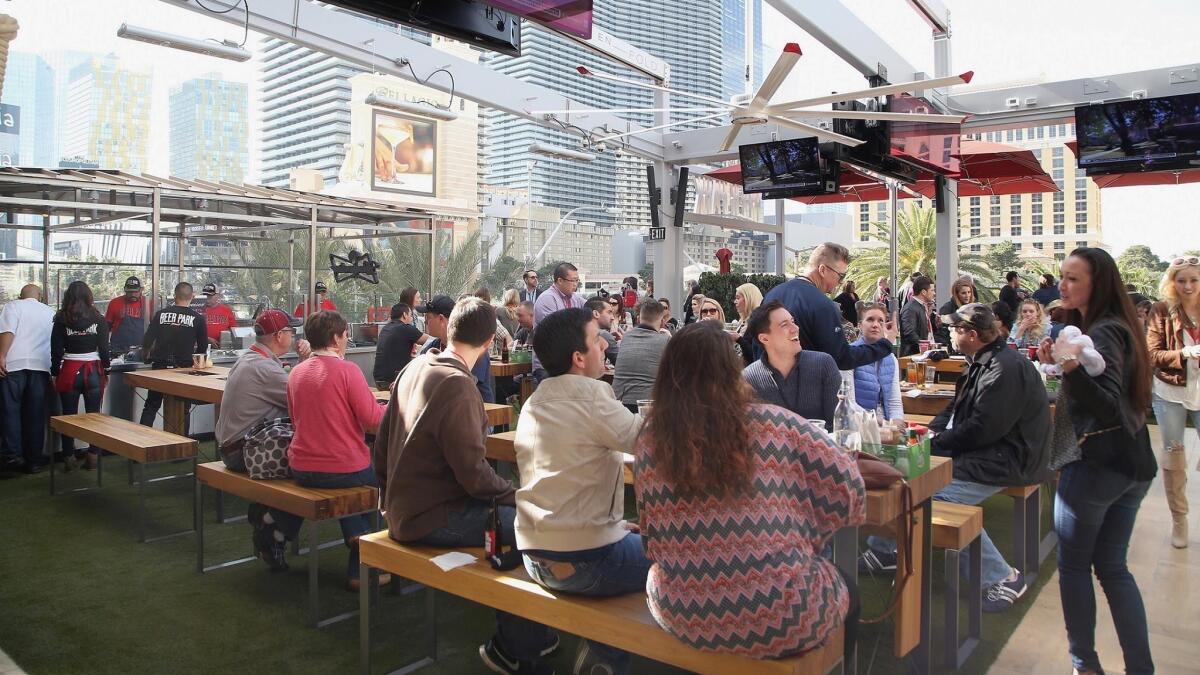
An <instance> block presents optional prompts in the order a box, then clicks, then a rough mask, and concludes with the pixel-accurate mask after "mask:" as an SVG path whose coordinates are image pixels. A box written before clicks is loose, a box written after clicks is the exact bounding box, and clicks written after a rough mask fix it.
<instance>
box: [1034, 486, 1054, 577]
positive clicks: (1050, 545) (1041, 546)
mask: <svg viewBox="0 0 1200 675" xmlns="http://www.w3.org/2000/svg"><path fill="white" fill-rule="evenodd" d="M1053 485H1054V484H1053V483H1042V489H1041V490H1040V492H1043V493H1045V494H1046V497H1047V499H1046V501H1047V502H1048V503H1047V505H1046V511H1048V512H1050V513H1054V495H1055V493H1056V492H1057V491H1056V490H1054V489H1053ZM1046 488H1050V489H1046ZM1038 503H1039V504H1040V503H1041V502H1040V501H1039V502H1038ZM1041 525H1042V519H1041V514H1040V513H1039V514H1038V528H1039V529H1040V528H1041ZM1056 546H1058V533H1057V532H1055V531H1054V524H1053V523H1051V524H1050V527H1049V528H1048V529H1047V530H1046V536H1044V537H1042V540H1041V541H1040V542H1039V543H1038V566H1039V567H1041V564H1042V563H1044V562H1046V558H1047V557H1049V556H1050V554H1051V553H1053V552H1054V547H1056Z"/></svg>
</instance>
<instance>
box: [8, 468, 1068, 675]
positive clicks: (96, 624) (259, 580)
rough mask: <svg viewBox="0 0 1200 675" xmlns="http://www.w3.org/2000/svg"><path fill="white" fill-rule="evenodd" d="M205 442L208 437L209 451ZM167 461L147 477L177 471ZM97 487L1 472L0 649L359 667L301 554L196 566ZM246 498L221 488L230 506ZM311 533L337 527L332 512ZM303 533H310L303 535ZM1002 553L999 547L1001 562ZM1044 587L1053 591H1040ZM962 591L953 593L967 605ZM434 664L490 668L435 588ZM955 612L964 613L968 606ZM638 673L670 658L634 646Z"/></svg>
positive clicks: (178, 510) (64, 665) (996, 506)
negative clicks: (141, 531)
mask: <svg viewBox="0 0 1200 675" xmlns="http://www.w3.org/2000/svg"><path fill="white" fill-rule="evenodd" d="M209 452H210V453H211V450H209ZM186 466H188V465H184V464H175V465H165V466H162V467H159V468H158V469H156V470H154V471H151V472H150V475H152V476H155V475H164V474H167V473H173V472H176V471H180V470H183V468H184V467H186ZM105 467H106V471H105V487H104V489H103V490H100V491H94V492H80V493H74V494H67V495H61V496H57V497H51V496H50V495H49V494H48V492H49V475H48V474H46V473H42V474H39V475H36V476H23V477H19V478H14V479H9V480H3V481H0V542H2V543H0V649H3V651H5V652H7V653H8V655H9V656H10V657H12V658H13V660H15V661H16V662H17V664H19V665H20V666H21V667H23V668H24V669H25V670H26V671H27V672H29V673H33V674H35V675H36V674H42V673H145V672H150V673H168V672H169V673H352V672H357V671H358V665H359V659H358V621H357V619H352V620H349V621H345V622H342V623H339V624H335V625H333V626H330V627H328V628H324V629H321V630H316V629H313V628H310V627H308V625H307V621H308V604H307V603H308V595H307V567H306V565H307V561H306V557H303V556H299V557H298V556H296V555H294V554H289V560H290V562H291V564H292V569H291V570H290V571H289V572H287V573H284V574H278V575H272V574H269V573H268V572H267V570H266V568H265V566H264V565H263V564H262V563H261V562H258V561H253V562H251V563H249V564H245V565H240V566H236V567H230V568H226V569H220V570H216V571H212V572H209V573H206V574H199V573H197V572H196V570H195V538H194V535H191V534H189V535H185V536H182V537H176V538H173V539H168V540H164V541H160V542H155V543H150V544H139V543H137V491H136V488H135V487H133V486H130V485H128V483H127V473H126V467H125V462H124V460H122V459H120V458H117V457H110V458H108V459H106V460H105ZM62 478H63V480H62V482H61V483H60V489H62V488H68V487H82V486H85V485H88V484H89V483H90V484H94V480H95V474H94V473H91V472H84V471H78V472H74V473H71V474H68V475H67V476H65V477H62ZM148 490H149V492H148V495H149V496H148V500H147V503H148V507H149V512H150V518H149V521H148V524H149V527H150V530H151V536H153V535H154V534H162V533H167V532H170V531H174V530H179V529H184V528H188V527H190V525H191V504H192V494H193V493H192V484H191V481H190V479H187V480H172V481H163V482H160V483H152V484H149V485H148ZM206 500H207V509H206V514H205V515H206V518H207V520H206V526H205V528H206V537H205V541H206V563H207V564H214V563H216V562H219V561H220V560H225V559H232V558H236V557H241V556H244V555H246V554H248V553H249V552H250V543H249V527H248V526H247V525H246V524H245V523H244V522H243V523H237V524H230V525H218V524H217V523H216V522H215V518H216V514H215V511H214V510H213V509H214V500H213V498H212V497H211V496H209V497H206ZM985 506H986V509H985V513H986V522H987V527H988V530H989V532H990V533H991V535H992V537H993V539H994V540H995V541H996V542H997V546H999V547H1000V550H1001V552H1003V553H1005V554H1006V555H1008V554H1009V553H1010V551H1011V539H1012V537H1011V517H1012V507H1011V500H1010V499H1009V498H1007V497H995V498H993V499H992V500H990V501H988V502H987V503H986V505H985ZM244 512H245V505H244V503H242V502H239V501H236V500H227V501H226V515H227V516H229V515H234V514H237V513H244ZM321 534H322V538H323V539H325V540H334V539H337V538H338V537H339V536H340V533H339V530H338V528H337V525H336V524H333V523H328V524H325V525H323V526H322V529H321ZM305 541H307V539H305ZM1010 562H1011V561H1010ZM345 564H346V550H345V548H344V547H341V546H338V547H335V548H331V549H326V550H323V551H321V555H320V581H321V593H322V595H321V600H322V603H323V608H322V611H323V615H325V616H329V615H332V614H335V613H338V612H342V611H346V610H350V609H353V608H355V607H356V606H357V595H356V594H353V593H349V592H347V591H345V590H344V589H343V588H342V584H343V581H344V574H345ZM933 570H934V572H933V574H934V596H933V602H932V609H933V612H932V616H933V624H934V626H933V630H934V643H933V649H934V651H933V655H934V657H933V662H934V668H935V672H950V671H948V670H946V669H944V668H943V667H942V665H941V644H942V642H941V634H940V631H941V626H942V619H941V614H942V609H941V608H942V597H943V596H942V593H941V588H942V571H941V570H942V556H941V554H940V553H935V554H934V559H933ZM1052 570H1053V556H1051V558H1049V559H1047V561H1046V564H1045V565H1043V566H1042V570H1041V574H1040V576H1039V578H1038V582H1037V584H1035V585H1034V586H1033V587H1032V588H1030V590H1029V591H1028V592H1027V593H1026V596H1025V598H1023V599H1022V600H1021V601H1020V602H1019V603H1018V605H1017V606H1016V607H1014V608H1013V609H1012V610H1010V611H1009V612H1007V613H1005V614H1000V615H985V616H984V622H983V637H984V641H983V642H982V643H981V644H980V646H979V647H978V648H977V649H976V651H975V653H974V655H972V657H971V659H970V660H969V661H968V662H967V664H966V666H965V667H964V668H963V669H962V670H961V671H960V672H962V673H969V674H970V673H984V672H986V671H987V668H988V666H989V665H990V664H991V663H992V661H993V660H994V659H995V657H996V654H997V653H998V652H999V650H1000V649H1001V648H1002V646H1003V644H1004V642H1005V641H1006V640H1007V638H1008V636H1009V635H1011V634H1012V632H1013V630H1014V629H1015V627H1016V625H1017V623H1018V622H1019V621H1020V620H1021V617H1022V616H1023V615H1024V613H1025V611H1026V609H1027V608H1028V606H1029V605H1030V604H1031V603H1032V601H1033V599H1034V598H1035V597H1036V596H1037V593H1038V592H1040V591H1041V586H1042V585H1044V584H1045V581H1046V579H1047V578H1049V575H1050V573H1051V572H1052ZM888 590H889V589H888V583H887V582H883V581H873V580H864V581H863V595H864V605H865V607H864V615H865V616H873V615H876V614H878V613H879V611H880V610H881V609H882V607H883V604H884V601H885V599H886V597H885V596H886V594H887V592H888ZM1049 592H1056V591H1055V589H1053V588H1052V589H1050V591H1049ZM963 604H964V605H965V602H964V603H963ZM437 608H438V609H437V611H438V615H437V618H438V662H437V663H436V664H435V665H433V666H431V667H429V668H426V669H425V670H423V671H421V672H425V673H431V674H432V673H471V672H486V671H485V670H484V669H483V667H482V666H481V665H480V662H479V659H478V656H477V654H476V650H477V648H478V646H479V644H480V643H481V642H482V641H484V640H486V639H487V637H488V635H489V634H490V631H491V625H492V612H491V611H490V610H487V609H485V608H483V607H480V606H478V605H474V604H472V603H469V602H465V601H462V600H459V599H457V598H454V597H452V596H449V595H446V594H439V595H438V596H437ZM964 619H965V617H964ZM373 625H374V628H373V629H372V630H373V633H372V635H373V640H372V643H373V649H372V653H373V660H374V662H375V664H376V668H375V672H386V671H387V670H391V669H393V668H395V667H397V666H400V665H402V664H403V663H405V662H407V661H409V660H412V659H414V658H417V657H419V656H420V655H421V654H422V653H423V649H424V645H425V641H424V635H425V631H424V630H423V628H424V602H423V596H422V594H417V595H413V596H398V595H391V594H388V593H386V592H385V593H384V594H383V595H382V596H381V602H380V605H379V607H378V609H377V611H376V612H374V613H373ZM891 634H892V623H891V621H890V620H888V621H885V622H883V623H882V624H879V625H876V626H864V627H863V628H862V630H861V631H860V638H859V640H860V642H859V645H860V646H859V660H860V668H859V672H860V673H873V674H890V673H897V672H901V671H902V670H901V668H900V667H899V665H898V663H897V662H896V660H895V659H894V658H893V657H892V656H891V649H892V646H891ZM562 638H563V641H562V644H563V647H562V649H561V650H560V651H559V652H558V653H557V654H556V655H555V656H554V657H553V659H552V663H553V664H554V666H555V669H556V671H557V672H558V673H560V674H561V673H569V672H570V664H571V657H572V656H573V654H574V647H575V639H574V638H572V637H571V636H568V635H563V636H562ZM633 671H634V672H635V673H672V672H678V671H675V670H674V669H672V668H669V667H666V666H662V665H661V664H657V663H654V662H651V661H647V660H644V659H635V660H634V665H633Z"/></svg>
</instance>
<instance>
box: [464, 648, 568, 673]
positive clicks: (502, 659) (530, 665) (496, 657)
mask: <svg viewBox="0 0 1200 675" xmlns="http://www.w3.org/2000/svg"><path fill="white" fill-rule="evenodd" d="M479 658H480V659H482V660H483V665H485V666H487V667H488V668H489V669H491V670H492V672H495V673H501V674H502V675H554V669H553V668H551V667H550V666H549V665H547V664H545V663H543V662H541V661H517V660H516V659H513V658H511V657H509V655H508V654H506V653H504V651H503V650H502V649H500V646H499V645H497V644H496V641H495V640H494V639H492V640H488V642H487V644H485V645H480V647H479Z"/></svg>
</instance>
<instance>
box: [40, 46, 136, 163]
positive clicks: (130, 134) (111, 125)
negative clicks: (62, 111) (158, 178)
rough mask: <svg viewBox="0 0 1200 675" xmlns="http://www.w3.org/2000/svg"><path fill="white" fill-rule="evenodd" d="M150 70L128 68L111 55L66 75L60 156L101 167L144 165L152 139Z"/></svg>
mask: <svg viewBox="0 0 1200 675" xmlns="http://www.w3.org/2000/svg"><path fill="white" fill-rule="evenodd" d="M151 85H152V80H151V75H150V73H149V71H138V70H131V69H129V68H126V67H124V66H123V65H122V63H121V62H120V61H119V60H118V59H117V57H116V56H115V55H108V56H104V57H91V58H88V59H86V60H84V61H83V62H82V63H80V64H79V65H77V66H75V67H74V68H72V69H71V73H70V75H69V76H68V78H67V96H66V121H65V122H66V123H65V126H64V128H63V137H64V138H63V145H62V154H63V156H64V157H73V158H81V159H85V160H89V161H93V162H96V163H97V164H99V165H100V168H103V169H121V170H123V171H131V172H135V173H136V172H140V171H144V170H145V169H146V168H147V164H146V162H147V155H146V153H147V147H148V145H149V142H150V100H151V98H150V97H151V89H152V86H151Z"/></svg>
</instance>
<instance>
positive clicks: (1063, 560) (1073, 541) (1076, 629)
mask: <svg viewBox="0 0 1200 675" xmlns="http://www.w3.org/2000/svg"><path fill="white" fill-rule="evenodd" d="M1059 290H1060V292H1061V293H1062V298H1061V300H1062V306H1063V308H1064V309H1065V310H1066V315H1065V322H1066V324H1067V325H1070V326H1077V327H1078V328H1079V330H1081V331H1082V332H1083V333H1084V334H1085V335H1087V336H1088V337H1090V338H1091V339H1092V342H1093V344H1094V345H1095V348H1096V351H1098V352H1100V355H1101V356H1102V357H1103V358H1104V371H1103V372H1101V373H1099V374H1098V375H1096V376H1092V375H1089V374H1088V372H1087V371H1086V370H1085V369H1084V368H1082V367H1080V365H1079V355H1080V353H1081V352H1082V347H1081V346H1080V345H1077V344H1071V343H1070V342H1068V341H1067V340H1066V339H1065V336H1062V335H1060V336H1059V339H1058V341H1057V342H1053V343H1052V342H1051V341H1050V339H1049V338H1046V339H1044V340H1043V341H1042V344H1041V347H1040V348H1039V351H1038V356H1039V358H1040V360H1041V361H1042V362H1043V363H1047V364H1049V363H1057V364H1059V365H1060V366H1061V367H1062V370H1063V384H1062V389H1061V391H1060V392H1059V398H1058V404H1057V413H1056V415H1055V424H1056V428H1055V433H1054V439H1055V441H1056V443H1055V447H1054V448H1053V450H1052V461H1051V468H1059V467H1061V476H1060V479H1059V483H1058V492H1057V494H1056V495H1055V501H1054V529H1055V530H1056V531H1057V532H1058V539H1059V543H1058V575H1059V579H1058V581H1059V583H1058V586H1059V593H1060V594H1061V596H1062V607H1063V615H1064V618H1065V619H1066V625H1067V642H1068V646H1069V649H1070V655H1071V661H1072V662H1073V665H1074V667H1075V672H1076V673H1079V674H1080V675H1094V674H1098V673H1103V672H1104V670H1103V669H1102V668H1101V667H1100V657H1099V656H1098V655H1097V654H1096V646H1095V642H1096V638H1095V629H1096V597H1095V590H1094V587H1093V582H1092V570H1093V569H1094V570H1095V574H1096V577H1097V578H1099V580H1100V585H1101V587H1102V588H1103V589H1104V595H1105V596H1106V597H1107V599H1108V606H1109V609H1110V610H1111V611H1112V616H1113V617H1114V624H1115V626H1116V629H1117V637H1118V638H1119V640H1120V643H1121V650H1122V651H1123V652H1124V655H1125V671H1126V672H1127V673H1131V674H1132V673H1153V672H1154V662H1153V660H1152V659H1151V656H1150V640H1149V636H1148V629H1147V626H1146V608H1145V605H1144V604H1143V603H1142V595H1141V591H1139V590H1138V585H1137V581H1135V580H1134V578H1133V575H1132V574H1130V573H1129V568H1128V566H1127V565H1126V553H1127V551H1128V549H1129V537H1130V535H1131V534H1132V533H1133V526H1134V522H1135V521H1136V519H1137V513H1138V509H1139V508H1140V506H1141V503H1142V499H1143V498H1144V497H1145V496H1146V491H1147V490H1148V489H1149V488H1150V481H1151V479H1153V478H1154V474H1155V472H1156V469H1157V467H1156V465H1155V462H1154V453H1153V451H1152V450H1151V449H1150V434H1149V431H1148V430H1147V428H1146V409H1147V408H1148V407H1149V406H1150V393H1151V392H1150V376H1151V375H1150V357H1149V352H1148V350H1147V347H1146V337H1145V335H1144V334H1143V332H1142V329H1141V327H1140V325H1139V322H1138V319H1137V315H1136V313H1135V312H1134V309H1133V303H1132V302H1130V300H1129V296H1128V295H1127V294H1126V293H1125V289H1124V283H1122V281H1121V274H1120V272H1118V271H1117V264H1116V262H1114V261H1113V259H1112V256H1110V255H1109V254H1108V253H1107V252H1106V251H1104V250H1103V249H1099V248H1089V247H1084V248H1077V249H1075V250H1074V251H1072V252H1071V255H1070V256H1069V257H1068V258H1067V259H1066V260H1065V261H1064V262H1063V264H1062V275H1061V281H1060V282H1059ZM1060 424H1063V425H1066V424H1069V425H1070V428H1069V429H1060V428H1059V427H1058V426H1057V425H1060ZM1060 432H1065V433H1060ZM1062 438H1067V439H1071V440H1070V441H1066V442H1063V441H1059V440H1058V439H1062Z"/></svg>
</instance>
